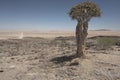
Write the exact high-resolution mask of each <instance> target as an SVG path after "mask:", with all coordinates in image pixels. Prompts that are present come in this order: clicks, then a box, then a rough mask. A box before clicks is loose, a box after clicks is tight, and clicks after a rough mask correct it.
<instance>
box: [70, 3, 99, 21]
mask: <svg viewBox="0 0 120 80" xmlns="http://www.w3.org/2000/svg"><path fill="white" fill-rule="evenodd" d="M100 15H101V12H100V8H99V7H98V6H97V5H96V4H95V3H94V2H91V1H86V2H81V3H79V4H77V5H75V6H73V7H72V8H71V9H70V11H69V16H70V17H71V18H72V19H77V20H79V19H80V18H85V19H90V18H92V17H99V16H100Z"/></svg>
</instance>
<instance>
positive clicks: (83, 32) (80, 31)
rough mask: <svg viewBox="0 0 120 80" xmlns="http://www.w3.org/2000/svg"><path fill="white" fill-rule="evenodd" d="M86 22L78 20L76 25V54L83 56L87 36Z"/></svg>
mask: <svg viewBox="0 0 120 80" xmlns="http://www.w3.org/2000/svg"><path fill="white" fill-rule="evenodd" d="M87 29H88V22H85V23H83V24H82V23H81V22H78V24H77V26H76V40H77V53H76V55H77V56H78V57H81V58H85V54H86V53H85V42H86V37H87V34H88V33H87Z"/></svg>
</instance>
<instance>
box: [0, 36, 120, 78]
mask: <svg viewBox="0 0 120 80" xmlns="http://www.w3.org/2000/svg"><path fill="white" fill-rule="evenodd" d="M118 38H119V40H120V37H118ZM86 49H87V51H86V55H87V58H86V59H80V58H76V57H75V56H74V54H75V53H76V41H75V37H57V38H54V39H47V38H46V39H45V38H37V37H36V38H31V37H27V38H23V39H7V40H0V80H120V43H119V42H117V43H116V44H113V45H112V46H110V47H109V48H107V49H102V48H99V45H97V42H96V38H89V39H87V48H86Z"/></svg>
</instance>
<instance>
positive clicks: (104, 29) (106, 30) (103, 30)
mask: <svg viewBox="0 0 120 80" xmlns="http://www.w3.org/2000/svg"><path fill="white" fill-rule="evenodd" d="M95 31H111V30H110V29H97V30H95Z"/></svg>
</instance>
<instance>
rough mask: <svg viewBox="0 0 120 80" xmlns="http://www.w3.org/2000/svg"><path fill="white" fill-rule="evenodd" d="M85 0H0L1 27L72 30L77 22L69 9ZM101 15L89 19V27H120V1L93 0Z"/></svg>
mask: <svg viewBox="0 0 120 80" xmlns="http://www.w3.org/2000/svg"><path fill="white" fill-rule="evenodd" d="M83 1H85V0H0V30H25V31H27V30H32V31H54V30H57V31H59V30H60V31H61V30H62V31H74V30H75V27H76V24H77V21H76V20H72V19H71V18H70V17H69V15H68V12H69V10H70V9H71V7H72V6H74V5H75V4H77V3H79V2H83ZM92 1H94V2H95V3H96V4H97V5H98V6H99V7H100V8H101V12H102V15H101V17H99V18H92V19H91V20H90V22H89V30H96V29H113V30H120V9H119V8H120V0H109V1H108V0H92Z"/></svg>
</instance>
